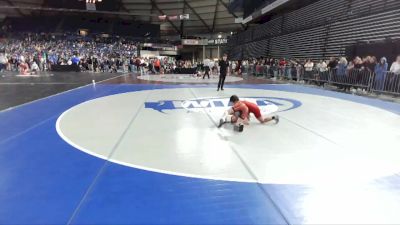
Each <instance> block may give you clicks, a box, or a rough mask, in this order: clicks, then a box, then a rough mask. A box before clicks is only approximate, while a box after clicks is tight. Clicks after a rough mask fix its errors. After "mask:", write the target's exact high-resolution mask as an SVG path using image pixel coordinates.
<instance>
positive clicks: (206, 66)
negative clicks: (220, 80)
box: [203, 58, 211, 79]
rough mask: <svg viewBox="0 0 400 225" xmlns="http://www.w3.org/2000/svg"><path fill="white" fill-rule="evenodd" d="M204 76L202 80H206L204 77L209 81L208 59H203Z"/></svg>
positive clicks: (209, 64) (209, 61) (209, 62)
mask: <svg viewBox="0 0 400 225" xmlns="http://www.w3.org/2000/svg"><path fill="white" fill-rule="evenodd" d="M203 64H204V75H203V79H204V78H206V75H207V77H208V79H210V66H211V60H210V59H209V58H206V59H204V62H203Z"/></svg>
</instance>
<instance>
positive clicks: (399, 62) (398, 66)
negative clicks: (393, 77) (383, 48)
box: [390, 55, 400, 74]
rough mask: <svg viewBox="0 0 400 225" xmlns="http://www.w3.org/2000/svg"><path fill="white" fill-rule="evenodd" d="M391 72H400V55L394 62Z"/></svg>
mask: <svg viewBox="0 0 400 225" xmlns="http://www.w3.org/2000/svg"><path fill="white" fill-rule="evenodd" d="M390 72H391V73H394V74H400V55H399V56H397V58H396V61H395V62H393V63H392V66H391V67H390Z"/></svg>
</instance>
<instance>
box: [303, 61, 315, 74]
mask: <svg viewBox="0 0 400 225" xmlns="http://www.w3.org/2000/svg"><path fill="white" fill-rule="evenodd" d="M313 68H314V63H313V62H311V60H310V59H309V60H307V63H306V64H305V65H304V70H305V71H306V72H305V76H306V78H308V79H313V78H314V77H313V75H312V71H313Z"/></svg>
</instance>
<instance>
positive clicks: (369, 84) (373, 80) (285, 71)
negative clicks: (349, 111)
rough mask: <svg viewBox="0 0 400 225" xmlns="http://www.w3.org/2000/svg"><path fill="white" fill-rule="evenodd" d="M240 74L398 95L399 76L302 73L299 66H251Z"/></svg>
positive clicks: (336, 71) (358, 72)
mask: <svg viewBox="0 0 400 225" xmlns="http://www.w3.org/2000/svg"><path fill="white" fill-rule="evenodd" d="M242 72H243V74H247V75H248V76H249V75H253V76H257V77H260V76H261V77H265V78H275V79H282V80H283V79H285V80H297V81H305V82H307V83H311V84H317V85H320V86H322V85H325V84H329V85H333V86H338V87H340V88H344V89H350V88H356V89H358V88H359V89H362V90H364V91H368V92H374V93H387V94H395V95H400V74H394V73H391V72H382V73H379V74H376V73H375V72H373V71H370V70H368V69H355V68H354V69H350V70H345V69H342V70H341V69H338V68H335V69H326V70H321V69H318V68H313V69H312V70H305V69H304V67H301V66H270V65H254V64H250V65H247V66H244V67H242Z"/></svg>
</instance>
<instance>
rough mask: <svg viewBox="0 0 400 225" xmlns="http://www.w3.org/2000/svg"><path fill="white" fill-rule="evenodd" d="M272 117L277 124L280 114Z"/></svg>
mask: <svg viewBox="0 0 400 225" xmlns="http://www.w3.org/2000/svg"><path fill="white" fill-rule="evenodd" d="M272 119H273V120H275V123H276V124H278V123H279V116H278V115H276V116H273V117H272Z"/></svg>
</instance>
